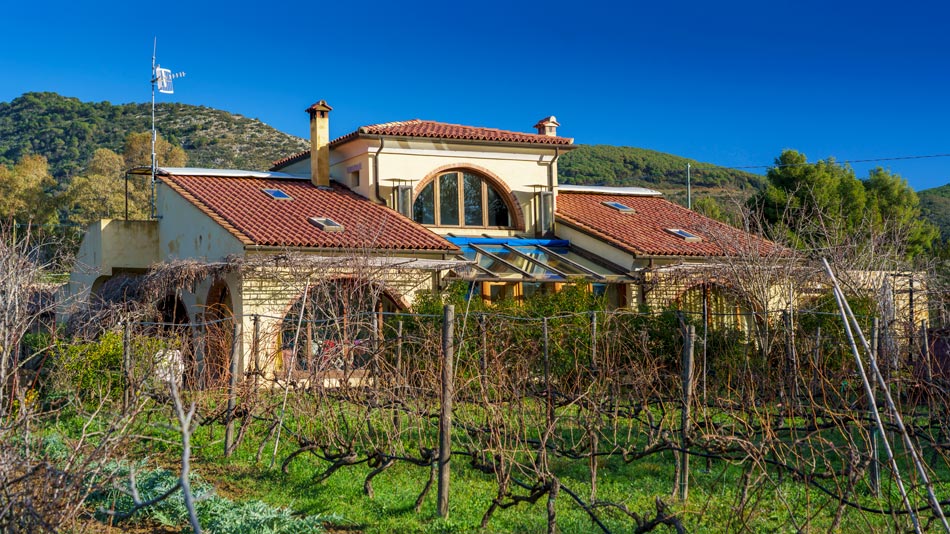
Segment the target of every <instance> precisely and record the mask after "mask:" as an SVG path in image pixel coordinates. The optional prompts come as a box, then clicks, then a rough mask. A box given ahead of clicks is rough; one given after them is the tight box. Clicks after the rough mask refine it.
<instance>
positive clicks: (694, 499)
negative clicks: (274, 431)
mask: <svg viewBox="0 0 950 534" xmlns="http://www.w3.org/2000/svg"><path fill="white" fill-rule="evenodd" d="M162 410H163V409H159V411H156V412H153V413H152V414H151V416H150V417H149V418H147V419H146V423H147V424H145V425H143V426H142V427H141V429H140V430H139V431H138V432H137V436H138V438H137V439H136V440H135V441H133V442H131V443H130V446H129V447H128V454H129V457H130V458H131V459H132V460H133V461H141V462H144V464H145V466H146V467H148V468H151V469H155V468H165V469H168V470H170V471H172V472H173V473H177V470H178V462H179V454H180V444H179V443H178V441H177V437H176V435H175V433H174V432H173V431H172V430H171V427H172V426H173V425H172V424H171V422H170V421H168V420H167V419H166V418H167V416H168V414H167V413H165V412H164V411H162ZM653 410H654V414H655V418H656V420H661V419H662V420H663V421H664V427H665V428H669V429H671V430H674V429H675V427H674V426H673V424H674V422H675V421H673V420H675V419H676V415H677V413H676V411H675V410H672V409H670V408H669V407H667V409H666V410H665V411H664V410H661V409H660V407H654V408H653ZM532 411H533V410H532ZM772 411H773V412H774V410H772ZM359 412H360V410H359V409H358V408H352V407H348V408H343V409H341V411H339V412H338V413H339V414H346V415H347V416H350V417H352V416H354V415H357V414H358V413H359ZM558 413H559V416H561V417H562V419H561V420H560V424H559V427H558V430H559V432H560V434H559V436H560V438H561V439H562V440H564V441H565V442H571V443H574V442H582V438H581V436H580V434H579V431H580V429H581V427H580V423H581V421H580V419H579V417H580V416H581V415H582V414H580V412H578V411H577V409H576V407H574V408H564V409H563V411H559V412H558ZM747 415H748V414H747ZM457 416H458V419H457V421H459V422H461V421H465V420H469V421H470V422H471V420H472V419H475V418H477V417H478V413H477V411H476V410H475V409H474V408H473V407H472V406H466V405H459V406H458V410H457ZM711 419H713V420H715V421H717V422H719V423H727V422H729V421H731V420H732V419H731V418H729V417H727V416H726V414H724V413H715V414H711ZM798 422H799V423H804V421H798ZM921 422H923V421H922V420H921ZM80 423H81V420H80V419H79V418H78V417H68V416H63V417H61V418H60V419H59V421H58V423H57V424H55V425H50V426H47V427H46V428H45V429H44V433H45V434H46V435H48V436H75V435H77V434H78V432H79V431H80V429H81V424H80ZM287 423H288V425H290V426H291V427H292V428H299V429H301V431H302V433H304V434H306V435H309V436H319V435H320V434H319V433H320V432H321V431H324V430H326V427H327V425H331V424H334V422H333V421H327V420H320V419H311V418H308V419H302V420H295V419H293V418H291V417H289V416H288V419H287ZM740 426H741V425H740ZM100 427H101V425H100ZM418 427H419V431H418V433H417V437H416V439H415V441H413V442H410V441H406V442H403V443H401V444H400V446H401V448H402V449H403V450H405V451H407V454H410V455H415V454H418V452H417V451H418V447H419V445H420V444H422V445H426V446H434V442H435V436H436V432H435V428H434V425H426V424H419V425H418ZM694 428H696V427H694ZM94 429H95V430H98V429H101V428H94ZM303 430H305V432H303ZM628 431H629V432H630V435H629V436H626V433H627V432H628ZM264 432H265V428H264V425H263V423H260V424H257V425H255V426H254V427H252V429H251V430H249V432H248V435H247V436H246V438H245V439H244V441H243V442H242V444H241V446H240V447H239V448H238V449H237V451H236V452H235V454H234V455H233V456H232V457H230V458H225V457H224V455H223V443H222V440H223V436H224V429H223V427H222V426H221V425H219V424H215V425H212V426H202V427H199V428H198V430H197V431H196V432H195V433H194V435H193V440H192V441H193V462H192V467H193V470H194V472H195V473H197V474H198V475H199V476H200V478H201V479H202V480H203V481H205V482H206V483H208V484H209V485H211V486H213V487H214V492H215V494H216V495H218V496H220V497H222V498H224V499H227V500H228V501H230V502H234V503H253V502H255V501H261V502H263V503H266V504H268V505H271V506H274V507H281V508H288V509H289V510H292V512H293V514H295V517H297V516H300V517H311V516H313V517H321V518H326V517H331V516H332V518H333V519H332V520H331V521H330V527H331V532H332V531H333V530H334V529H337V530H344V529H348V530H356V531H359V532H365V533H390V532H392V533H396V532H399V533H403V532H407V533H435V532H475V531H478V530H479V529H478V527H479V525H480V523H481V519H482V516H483V515H484V513H485V511H486V510H487V509H488V507H489V506H490V504H491V502H492V499H493V498H494V497H495V495H496V492H497V484H496V481H495V477H494V475H491V474H485V473H483V472H480V471H478V470H476V469H474V468H472V467H471V465H469V458H468V456H466V455H456V456H455V457H454V458H453V464H452V486H451V495H450V514H449V517H448V518H447V519H442V518H440V517H439V516H438V514H437V513H436V505H435V499H436V488H435V487H433V488H432V489H431V490H430V492H429V494H428V496H427V497H426V499H425V501H424V503H423V506H422V508H421V510H420V511H419V512H418V513H417V512H415V510H414V504H415V501H416V498H417V497H418V495H419V492H420V491H421V490H422V488H423V486H424V485H425V483H426V480H427V478H428V475H429V470H428V468H427V467H419V466H415V465H411V464H409V463H407V462H397V463H396V464H395V466H393V467H392V468H390V469H389V470H387V471H385V472H383V473H382V474H380V475H379V476H377V477H376V478H375V479H374V480H373V487H374V490H375V497H374V498H370V497H368V496H366V495H365V494H364V492H363V481H364V479H365V477H366V475H367V474H368V473H369V472H370V469H371V468H370V467H369V466H368V465H367V464H366V463H365V462H364V463H360V464H357V465H353V466H347V467H343V468H342V469H340V470H338V471H337V472H336V473H335V474H333V475H332V476H331V477H329V478H328V479H327V480H325V481H323V482H317V481H315V477H316V476H318V475H319V474H321V473H323V471H324V470H325V469H326V468H327V467H328V465H329V464H328V462H326V461H324V460H321V459H319V458H317V457H316V456H315V455H313V454H309V453H304V454H302V455H300V456H298V457H297V458H296V459H295V460H294V461H292V462H290V463H289V469H288V473H286V474H284V473H282V472H281V470H280V465H281V463H282V462H283V461H284V459H285V458H287V457H288V455H290V454H291V453H292V452H293V451H295V450H296V449H297V445H296V443H294V442H293V440H292V436H289V435H288V434H287V433H286V432H285V433H283V435H282V437H281V441H280V446H279V448H278V452H277V455H276V463H275V465H274V466H273V467H270V465H269V464H270V459H271V454H272V451H273V447H274V443H273V440H271V441H269V442H268V443H267V445H266V447H265V454H264V455H263V457H262V460H261V461H260V462H256V461H255V456H256V454H257V450H258V445H259V444H260V443H261V441H262V440H263V439H264ZM352 432H353V433H354V434H357V435H365V434H366V431H365V428H362V427H361V428H354V429H352ZM642 432H643V429H642V428H638V423H637V422H636V421H635V420H630V421H626V422H624V425H622V426H621V427H620V429H619V434H620V436H621V438H620V440H619V443H620V444H625V445H626V446H628V447H632V448H633V449H638V448H642V447H643V446H644V445H645V444H646V438H645V436H644V434H643V433H642ZM697 432H698V433H701V429H699V428H697ZM529 434H530V435H537V432H536V430H535V431H534V432H529ZM777 436H778V439H779V440H780V442H779V443H780V444H781V447H777V446H776V445H775V444H773V445H772V446H773V447H774V448H776V449H779V450H783V449H784V450H792V449H794V450H796V451H797V453H798V454H799V456H798V458H799V462H800V465H801V466H802V467H803V468H806V467H807V468H808V469H814V470H821V469H826V468H840V467H841V466H842V465H843V464H842V461H841V460H842V458H841V455H842V454H843V453H844V451H845V449H842V448H841V447H842V446H843V445H846V444H848V443H849V441H850V440H852V439H858V441H857V446H858V449H861V448H862V447H863V445H862V443H863V442H861V441H860V439H862V438H861V437H860V435H859V434H857V433H853V435H852V434H846V433H843V432H842V431H841V430H840V429H838V428H832V429H829V430H826V431H822V432H821V433H817V434H815V435H813V436H812V437H811V438H812V439H811V440H810V441H808V442H806V443H805V444H803V445H800V446H798V447H793V446H792V444H791V442H790V439H789V436H788V435H787V434H785V433H779V434H777ZM455 437H456V440H457V441H456V448H457V450H459V449H461V448H463V447H465V446H472V447H473V448H474V447H475V446H476V445H477V442H475V441H473V440H472V438H470V437H468V436H467V435H466V434H464V433H463V432H461V431H456V434H455ZM740 437H745V438H748V439H753V440H757V441H755V442H750V443H749V444H750V446H751V447H753V448H754V447H759V446H761V437H755V436H741V435H740ZM799 437H801V436H799ZM356 443H361V441H360V440H359V439H357V440H356ZM370 444H371V440H368V439H367V440H365V445H357V449H358V450H359V451H360V452H361V454H362V455H363V457H365V454H366V452H368V447H369V446H370ZM521 446H523V444H521ZM607 446H609V443H608V441H607V439H606V438H604V440H603V441H602V442H601V450H604V448H605V447H607ZM809 447H811V449H809ZM896 447H897V452H898V453H899V454H901V452H902V450H903V449H902V447H901V446H899V445H897V446H896ZM734 456H738V455H734ZM532 457H533V454H532V453H530V452H523V453H522V454H520V455H519V456H517V459H518V460H519V461H520V462H522V463H523V464H529V463H530V461H531V460H532ZM900 461H901V469H902V473H904V476H905V483H907V484H908V486H909V487H911V488H912V493H913V495H914V502H915V503H917V504H925V503H924V501H923V495H924V493H923V491H922V489H921V488H920V487H919V486H916V487H915V486H914V480H915V478H916V477H915V476H914V474H913V472H912V471H913V470H912V468H911V466H910V465H909V464H908V462H907V459H906V457H903V456H902V457H901V460H900ZM808 463H812V464H813V465H811V466H810V467H809V466H807V465H804V464H808ZM674 465H675V460H674V455H673V452H672V451H665V452H661V453H657V454H654V455H651V456H648V457H645V458H642V459H638V460H632V461H630V462H629V463H627V462H624V461H623V459H622V458H621V457H620V456H619V455H616V456H611V457H609V458H602V459H601V460H600V462H599V469H598V478H597V497H598V499H599V500H601V501H609V502H612V503H616V504H620V505H623V506H625V507H627V508H628V509H629V510H631V511H633V512H636V513H638V514H640V515H642V516H645V517H647V518H652V517H653V515H654V514H655V506H654V502H655V500H656V498H658V497H659V498H661V499H663V501H664V502H666V503H668V504H670V505H671V506H672V508H673V510H674V511H675V512H677V513H679V514H680V516H681V518H682V521H683V523H684V525H685V526H686V528H687V529H688V531H690V532H737V531H746V532H764V531H768V532H773V531H776V532H797V531H822V532H824V531H827V530H828V529H829V528H830V527H831V526H832V524H833V520H834V516H835V512H836V508H837V501H836V500H834V499H832V498H829V497H828V496H826V495H825V494H823V493H821V492H820V491H819V490H818V489H817V488H815V487H814V486H811V485H808V484H805V483H803V482H802V481H801V480H795V479H793V478H792V477H791V476H789V475H787V474H786V476H784V477H780V475H779V473H778V472H777V471H776V469H775V468H774V467H767V466H764V465H757V464H753V463H752V462H751V461H745V462H739V461H737V462H735V463H729V462H725V461H713V462H712V463H711V468H710V469H709V470H706V461H705V460H704V459H703V458H699V457H693V458H692V459H691V461H690V466H691V469H690V473H691V476H690V496H689V499H688V500H687V501H686V502H679V501H678V500H676V499H675V498H673V497H672V496H671V493H672V490H673V487H674V486H673V481H674ZM551 471H552V472H553V473H554V474H555V475H556V476H557V477H558V479H559V480H560V482H561V483H562V485H563V486H564V487H565V488H569V489H570V490H572V491H573V492H575V493H576V494H577V495H578V496H579V497H580V498H581V499H583V500H584V501H585V502H587V501H589V500H590V497H591V484H590V473H589V471H588V464H587V462H586V461H585V460H570V459H567V458H561V457H552V459H551ZM948 473H950V472H948V470H947V469H946V467H945V466H942V467H940V468H939V469H937V476H938V477H939V479H938V488H937V491H938V496H941V495H942V496H944V497H946V496H947V495H948V494H950V482H948V480H950V474H948ZM515 476H516V477H518V478H519V479H521V480H524V481H525V482H527V483H533V482H534V480H532V479H531V475H529V474H523V473H522V474H519V473H517V472H516V473H515ZM746 478H748V479H749V481H750V482H751V484H750V487H751V489H750V491H749V492H748V494H746V495H745V496H743V491H742V487H743V481H744V480H746ZM837 482H838V483H840V482H842V481H840V480H839V481H837ZM820 483H821V484H823V485H824V486H825V487H826V488H828V489H830V490H831V491H836V490H837V487H836V481H833V480H823V481H820ZM883 490H884V495H885V498H884V499H883V500H882V501H883V502H882V501H879V500H878V499H877V498H876V497H875V496H874V495H872V494H871V492H870V491H869V489H868V487H867V484H866V481H864V482H860V483H859V484H858V485H857V488H856V496H853V497H852V498H853V499H854V500H857V501H858V502H860V503H861V504H862V505H865V506H869V507H882V506H883V507H890V508H895V509H900V508H901V504H900V499H899V497H898V494H897V489H896V487H895V485H894V483H893V481H892V480H890V479H889V478H888V477H887V475H886V470H885V474H884V488H883ZM514 492H515V493H516V494H519V495H526V494H527V492H526V491H524V490H522V489H518V488H516V489H515V490H514ZM743 499H745V501H743ZM556 505H557V523H558V529H559V531H560V532H563V533H566V534H567V533H587V532H597V531H599V529H598V528H597V526H596V525H595V524H593V523H592V521H591V519H590V518H589V516H588V515H587V514H586V513H585V511H584V510H583V509H582V508H581V507H580V506H578V505H577V504H576V503H575V502H574V501H573V500H572V499H571V497H570V496H569V495H568V493H567V491H564V490H562V492H561V493H560V494H559V496H558V499H557V502H556ZM598 513H599V515H600V517H601V519H602V520H603V521H604V523H605V524H606V525H607V526H608V527H609V528H610V530H611V531H612V532H628V531H631V530H633V529H634V528H635V527H636V524H635V522H634V520H633V519H631V518H630V517H629V516H626V515H624V514H622V513H620V512H619V511H618V510H616V509H609V508H600V509H598ZM927 515H929V514H928V513H924V514H922V516H924V517H926V516H927ZM546 526H547V511H546V497H542V498H541V499H539V500H538V501H537V502H536V503H533V504H519V505H517V506H513V507H511V508H508V509H499V510H497V511H496V512H495V514H494V515H493V517H492V519H491V521H490V523H489V524H488V528H487V529H486V530H485V532H519V533H523V534H528V533H534V532H545V531H546ZM908 526H909V521H907V519H906V517H903V516H902V517H901V518H899V519H896V520H895V519H894V518H893V517H889V516H885V515H880V514H871V513H865V512H861V511H859V510H855V509H853V508H846V509H845V510H844V513H843V516H842V518H841V521H840V524H839V525H838V530H839V531H842V532H890V531H893V530H895V529H901V528H904V529H906V528H907V527H908ZM663 531H664V530H663V528H662V527H661V528H660V529H659V530H657V532H663Z"/></svg>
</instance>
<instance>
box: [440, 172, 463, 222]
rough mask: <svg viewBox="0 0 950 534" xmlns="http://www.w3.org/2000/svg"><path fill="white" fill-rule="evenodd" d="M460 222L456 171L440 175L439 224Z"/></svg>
mask: <svg viewBox="0 0 950 534" xmlns="http://www.w3.org/2000/svg"><path fill="white" fill-rule="evenodd" d="M458 224H459V181H458V175H457V174H456V173H454V172H453V173H450V174H443V175H442V176H439V225H440V226H458Z"/></svg>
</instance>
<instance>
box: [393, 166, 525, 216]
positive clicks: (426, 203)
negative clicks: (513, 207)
mask: <svg viewBox="0 0 950 534" xmlns="http://www.w3.org/2000/svg"><path fill="white" fill-rule="evenodd" d="M412 218H413V220H415V221H416V222H417V223H420V224H426V225H432V226H468V227H478V228H492V227H502V228H508V227H510V226H511V225H512V223H511V212H510V210H509V208H508V204H507V203H506V202H505V197H504V196H503V193H502V192H500V191H498V189H496V188H495V187H494V186H493V185H492V184H490V183H489V182H488V180H486V179H485V178H482V177H481V176H479V175H477V174H474V173H471V172H465V171H452V172H447V173H443V174H440V175H439V176H437V177H436V178H435V179H433V180H431V181H430V182H429V183H427V184H426V185H425V186H423V187H422V189H421V190H420V191H419V194H418V195H417V196H416V199H415V202H413V205H412Z"/></svg>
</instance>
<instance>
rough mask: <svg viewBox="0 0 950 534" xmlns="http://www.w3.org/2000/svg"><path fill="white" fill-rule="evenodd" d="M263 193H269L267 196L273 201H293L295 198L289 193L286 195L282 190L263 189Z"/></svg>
mask: <svg viewBox="0 0 950 534" xmlns="http://www.w3.org/2000/svg"><path fill="white" fill-rule="evenodd" d="M261 191H263V192H265V193H267V195H268V196H270V197H271V198H273V199H277V200H293V197H291V196H290V195H288V194H287V193H284V191H283V190H281V189H261Z"/></svg>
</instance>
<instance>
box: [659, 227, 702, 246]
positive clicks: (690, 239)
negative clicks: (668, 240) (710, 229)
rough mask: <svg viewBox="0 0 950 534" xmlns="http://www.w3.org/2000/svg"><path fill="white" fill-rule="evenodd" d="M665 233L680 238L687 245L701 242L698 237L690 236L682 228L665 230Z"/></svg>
mask: <svg viewBox="0 0 950 534" xmlns="http://www.w3.org/2000/svg"><path fill="white" fill-rule="evenodd" d="M666 231H667V232H669V233H671V234H673V235H675V236H677V237H682V238H683V240H685V241H686V242H687V243H698V242H700V241H702V240H703V238H701V237H699V236H698V235H696V234H691V233H689V232H687V231H686V230H683V229H682V228H667V229H666Z"/></svg>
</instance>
